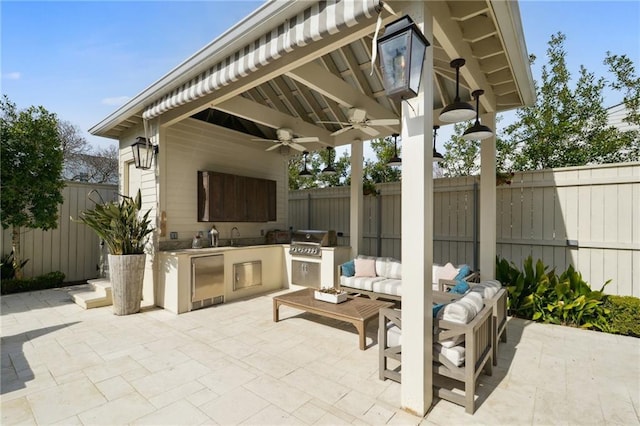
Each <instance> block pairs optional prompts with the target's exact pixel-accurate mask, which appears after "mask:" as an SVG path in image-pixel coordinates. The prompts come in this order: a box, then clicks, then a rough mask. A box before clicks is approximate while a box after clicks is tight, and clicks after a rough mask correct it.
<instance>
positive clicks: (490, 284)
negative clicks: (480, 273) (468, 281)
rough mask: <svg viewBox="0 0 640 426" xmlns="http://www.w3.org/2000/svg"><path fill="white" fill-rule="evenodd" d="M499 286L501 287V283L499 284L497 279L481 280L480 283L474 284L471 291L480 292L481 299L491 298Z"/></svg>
mask: <svg viewBox="0 0 640 426" xmlns="http://www.w3.org/2000/svg"><path fill="white" fill-rule="evenodd" d="M500 288H502V284H500V282H499V281H495V280H491V281H482V282H481V283H479V284H476V285H474V286H473V288H472V289H471V291H472V292H474V293H478V294H480V295H481V296H482V298H483V299H491V298H492V297H493V296H495V295H496V293H498V291H499V290H500Z"/></svg>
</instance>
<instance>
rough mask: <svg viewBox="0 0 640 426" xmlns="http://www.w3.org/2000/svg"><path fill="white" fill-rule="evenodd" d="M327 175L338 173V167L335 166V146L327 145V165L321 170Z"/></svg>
mask: <svg viewBox="0 0 640 426" xmlns="http://www.w3.org/2000/svg"><path fill="white" fill-rule="evenodd" d="M320 173H322V174H323V175H325V176H331V175H335V174H336V169H335V167H333V147H331V146H328V147H327V167H325V168H324V169H322V171H321V172H320Z"/></svg>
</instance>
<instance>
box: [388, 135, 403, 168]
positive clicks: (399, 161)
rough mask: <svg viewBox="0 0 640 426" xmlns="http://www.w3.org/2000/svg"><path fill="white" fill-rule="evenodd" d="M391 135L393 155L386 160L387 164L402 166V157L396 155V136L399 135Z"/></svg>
mask: <svg viewBox="0 0 640 426" xmlns="http://www.w3.org/2000/svg"><path fill="white" fill-rule="evenodd" d="M391 136H392V137H393V157H391V158H390V159H389V161H387V166H392V167H394V166H395V167H400V166H402V158H400V157H398V136H400V135H398V134H397V133H394V134H393V135H391Z"/></svg>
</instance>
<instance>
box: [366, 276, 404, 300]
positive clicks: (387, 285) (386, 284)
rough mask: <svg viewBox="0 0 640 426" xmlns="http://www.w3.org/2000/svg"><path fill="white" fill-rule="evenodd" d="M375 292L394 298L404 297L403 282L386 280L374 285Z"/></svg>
mask: <svg viewBox="0 0 640 426" xmlns="http://www.w3.org/2000/svg"><path fill="white" fill-rule="evenodd" d="M373 291H375V292H376V293H384V294H390V295H392V296H401V295H402V280H396V279H391V278H388V279H385V280H382V281H376V282H374V283H373Z"/></svg>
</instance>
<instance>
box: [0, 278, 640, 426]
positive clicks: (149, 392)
mask: <svg viewBox="0 0 640 426" xmlns="http://www.w3.org/2000/svg"><path fill="white" fill-rule="evenodd" d="M275 294H278V293H273V294H269V295H265V296H262V297H257V298H252V299H250V300H243V301H238V302H234V303H230V304H224V305H219V306H217V307H214V308H210V309H204V310H200V311H195V312H192V313H190V314H189V315H174V314H172V313H169V312H167V311H164V310H161V309H158V308H152V307H148V308H145V309H144V310H143V312H142V313H140V314H138V315H130V316H125V317H116V316H114V315H113V314H112V310H111V308H110V307H105V308H97V309H92V310H83V309H81V308H80V307H78V306H77V305H75V304H74V303H72V302H71V300H70V299H69V296H68V295H67V293H66V291H64V290H63V289H61V290H47V291H41V292H34V293H22V294H15V295H8V296H3V297H2V306H1V308H2V310H1V311H2V316H1V321H2V322H1V325H2V342H1V343H2V345H1V350H2V391H1V392H2V394H1V398H0V399H1V404H2V405H1V411H2V424H3V425H15V424H38V425H48V424H55V423H57V424H66V425H69V424H85V425H88V424H109V425H116V424H154V425H158V424H180V425H189V424H223V425H230V424H256V425H276V424H316V425H322V424H326V425H338V424H363V425H364V424H369V425H381V424H393V425H398V424H402V425H412V424H413V425H416V424H425V425H431V424H432V425H450V424H460V425H462V424H487V425H495V424H509V425H515V424H529V425H530V424H626V425H632V424H639V423H640V419H639V418H638V414H637V413H638V412H640V383H639V382H638V377H640V367H639V365H638V362H637V361H638V359H639V358H640V340H639V339H635V338H631V337H622V336H616V335H610V334H604V333H598V332H593V331H584V330H578V329H573V328H568V327H562V326H554V325H542V324H536V323H531V322H527V321H522V320H519V319H511V320H510V321H509V323H508V333H509V341H508V342H507V343H506V344H501V346H500V352H499V362H498V366H497V367H495V368H494V370H493V376H491V377H487V376H483V377H482V379H481V381H480V383H481V385H480V387H479V394H480V402H479V406H478V409H477V411H476V412H475V414H474V415H473V416H471V415H469V414H466V413H465V411H464V407H461V406H458V405H455V404H451V403H449V402H447V401H444V400H440V401H435V404H434V406H433V408H432V409H431V411H430V412H429V413H428V414H427V416H426V417H424V418H422V417H417V416H412V415H409V414H407V413H406V412H405V411H404V410H401V409H400V408H399V405H400V392H401V390H400V385H399V384H397V383H395V382H391V381H385V382H383V381H380V380H379V379H378V371H377V350H376V349H377V347H376V346H375V345H374V347H372V348H370V349H368V350H366V351H361V350H359V349H358V345H357V334H356V333H355V329H353V328H351V327H350V326H349V325H348V324H343V323H339V322H336V321H327V320H320V319H319V318H318V317H312V316H308V315H304V314H300V313H299V311H295V310H293V309H288V308H282V318H283V320H282V321H281V322H279V323H274V322H272V321H271V307H272V305H271V297H272V296H273V295H275ZM374 339H375V330H370V332H369V333H368V339H367V340H368V342H369V343H374V344H375V340H374Z"/></svg>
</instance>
